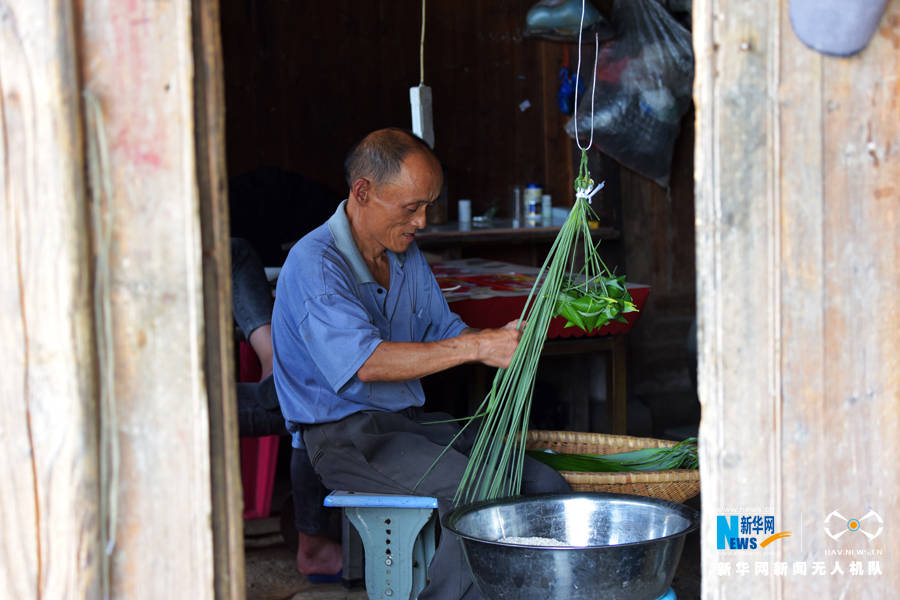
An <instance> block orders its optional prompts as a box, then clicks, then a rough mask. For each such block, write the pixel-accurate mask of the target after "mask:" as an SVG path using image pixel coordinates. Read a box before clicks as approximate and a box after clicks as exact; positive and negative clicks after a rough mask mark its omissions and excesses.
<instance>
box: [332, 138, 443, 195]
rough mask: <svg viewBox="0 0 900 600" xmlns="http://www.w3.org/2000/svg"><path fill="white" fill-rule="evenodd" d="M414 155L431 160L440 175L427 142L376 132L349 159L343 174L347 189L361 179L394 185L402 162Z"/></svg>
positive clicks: (365, 139) (356, 148) (364, 140)
mask: <svg viewBox="0 0 900 600" xmlns="http://www.w3.org/2000/svg"><path fill="white" fill-rule="evenodd" d="M413 153H421V154H423V155H425V156H426V157H428V159H429V160H428V162H431V163H432V164H433V165H434V168H435V169H437V171H438V172H440V162H439V161H438V159H437V157H436V156H435V155H434V152H432V151H431V148H429V147H428V144H426V143H425V142H424V141H422V140H421V139H420V138H418V137H416V136H415V135H413V134H411V133H409V132H406V131H403V130H402V129H397V128H394V127H391V128H388V129H379V130H377V131H373V132H372V133H370V134H369V135H367V136H366V137H364V138H363V139H362V140H361V141H360V142H359V143H358V144H356V146H354V147H353V149H352V150H351V151H350V153H349V154H348V155H347V159H346V160H345V161H344V172H345V174H346V177H347V185H348V186H350V187H351V188H352V187H353V182H354V181H356V180H357V179H360V178H365V179H368V180H370V181H371V182H372V183H374V184H376V185H378V184H382V183H386V182H389V181H391V180H392V179H393V178H394V177H396V176H397V175H398V174H399V173H400V171H401V170H402V168H403V161H404V160H406V158H407V157H408V156H409V155H410V154H413Z"/></svg>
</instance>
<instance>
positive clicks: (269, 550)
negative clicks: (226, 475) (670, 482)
mask: <svg viewBox="0 0 900 600" xmlns="http://www.w3.org/2000/svg"><path fill="white" fill-rule="evenodd" d="M686 504H688V505H689V506H692V507H694V508H697V509H699V508H700V499H699V498H693V499H691V500H688V501H687V502H686ZM244 530H245V531H244V548H245V555H246V578H247V598H248V600H367V598H368V596H367V595H366V592H365V590H364V589H362V588H359V589H353V590H347V589H345V588H344V586H343V585H342V584H340V583H331V584H312V583H310V582H309V581H308V580H307V579H306V577H304V576H303V575H301V574H300V573H298V572H297V569H296V568H295V566H294V555H293V554H292V553H291V551H290V550H289V549H288V548H287V546H286V545H285V543H284V540H283V539H282V536H281V532H280V529H279V521H278V518H277V517H273V518H269V519H257V520H254V521H246V522H245V523H244ZM672 587H673V588H674V590H675V594H676V596H677V597H678V600H694V599H696V598H699V597H700V535H699V531H697V532H694V533H692V534H691V535H689V536H688V538H687V540H686V542H685V547H684V551H683V553H682V555H681V562H680V563H679V564H678V570H677V571H676V573H675V579H674V580H673V581H672Z"/></svg>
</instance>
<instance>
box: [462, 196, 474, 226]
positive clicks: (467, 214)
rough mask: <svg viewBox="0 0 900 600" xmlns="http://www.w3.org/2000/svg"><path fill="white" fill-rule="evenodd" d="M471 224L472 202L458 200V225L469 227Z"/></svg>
mask: <svg viewBox="0 0 900 600" xmlns="http://www.w3.org/2000/svg"><path fill="white" fill-rule="evenodd" d="M471 223H472V201H471V200H460V201H459V224H460V225H469V224H471Z"/></svg>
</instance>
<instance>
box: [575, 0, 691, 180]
mask: <svg viewBox="0 0 900 600" xmlns="http://www.w3.org/2000/svg"><path fill="white" fill-rule="evenodd" d="M612 21H613V24H614V25H615V26H616V29H617V32H618V36H617V37H616V39H614V40H612V41H609V42H607V43H605V44H603V45H602V46H601V50H600V58H599V64H598V67H597V70H596V72H595V73H594V74H593V76H594V83H595V86H594V117H593V121H591V118H590V116H589V115H590V113H589V111H588V109H589V104H588V103H589V102H590V100H591V98H590V95H589V94H586V95H585V97H584V98H583V99H582V100H581V103H580V104H579V108H578V131H579V133H581V134H586V133H588V132H589V131H590V129H591V125H592V124H593V127H594V143H595V145H596V146H597V148H599V149H600V150H601V151H602V152H603V153H605V154H607V155H609V156H611V157H613V158H615V159H616V160H617V161H619V162H620V163H621V164H623V165H624V166H626V167H628V168H630V169H632V170H634V171H637V172H638V173H640V174H642V175H644V176H646V177H649V178H650V179H653V180H654V181H656V183H658V184H659V185H661V186H664V187H665V186H666V185H668V182H669V171H670V168H671V164H672V151H673V148H674V146H675V140H676V138H677V137H678V133H679V131H680V128H681V117H682V116H684V113H685V112H687V110H688V108H690V106H691V94H692V91H693V79H694V64H693V50H692V48H691V33H690V32H689V31H688V30H687V29H685V28H684V27H682V26H681V25H679V24H678V22H677V21H675V19H674V18H672V16H671V15H669V13H667V12H666V11H665V9H664V8H663V7H662V6H660V4H659V3H658V2H657V1H656V0H616V2H615V4H614V5H613V11H612ZM566 132H567V133H568V134H569V135H570V136H573V137H574V134H575V119H570V120H569V122H568V123H567V124H566Z"/></svg>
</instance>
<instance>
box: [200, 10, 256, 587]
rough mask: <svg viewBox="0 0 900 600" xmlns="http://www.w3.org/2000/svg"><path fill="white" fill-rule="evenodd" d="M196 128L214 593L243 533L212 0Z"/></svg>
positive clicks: (227, 580)
mask: <svg viewBox="0 0 900 600" xmlns="http://www.w3.org/2000/svg"><path fill="white" fill-rule="evenodd" d="M191 14H192V21H193V39H194V72H195V77H194V81H195V83H194V121H195V126H194V132H195V144H196V147H197V182H198V184H199V185H198V190H199V201H200V229H201V236H202V245H203V310H204V314H205V320H206V329H205V332H206V338H205V342H206V344H205V347H206V357H205V360H206V369H205V374H206V388H207V391H208V394H209V411H210V412H209V418H210V423H209V437H210V461H211V474H212V503H213V505H212V508H213V553H214V560H215V595H216V598H219V599H224V598H243V597H244V593H245V580H244V536H243V515H242V512H243V493H242V487H241V468H240V446H239V443H238V425H237V410H236V407H237V399H236V398H235V390H234V382H235V381H236V378H235V374H234V360H233V337H234V319H233V317H232V311H231V251H230V242H229V237H230V236H229V227H228V196H227V176H226V172H225V98H224V90H223V87H224V80H223V73H222V44H221V39H220V35H219V2H218V0H194V1H193V8H192V13H191Z"/></svg>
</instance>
